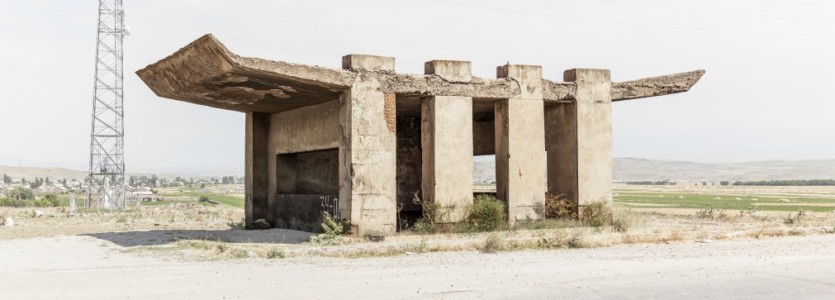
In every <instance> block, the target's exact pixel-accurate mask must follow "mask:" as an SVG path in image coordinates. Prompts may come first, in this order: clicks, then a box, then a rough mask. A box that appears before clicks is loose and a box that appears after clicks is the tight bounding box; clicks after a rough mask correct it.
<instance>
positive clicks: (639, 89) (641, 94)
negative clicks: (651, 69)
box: [612, 70, 705, 101]
mask: <svg viewBox="0 0 835 300" xmlns="http://www.w3.org/2000/svg"><path fill="white" fill-rule="evenodd" d="M704 74H705V70H696V71H691V72H684V73H677V74H670V75H664V76H658V77H650V78H644V79H638V80H632V81H624V82H617V83H613V84H612V101H621V100H631V99H639V98H648V97H656V96H663V95H669V94H676V93H684V92H687V91H689V90H690V88H692V87H693V85H695V84H696V83H697V82H699V79H701V78H702V76H703V75H704Z"/></svg>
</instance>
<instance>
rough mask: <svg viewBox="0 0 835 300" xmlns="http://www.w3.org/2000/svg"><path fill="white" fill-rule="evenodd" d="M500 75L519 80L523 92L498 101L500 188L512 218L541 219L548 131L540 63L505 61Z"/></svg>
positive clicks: (499, 192)
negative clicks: (528, 63) (518, 63)
mask: <svg viewBox="0 0 835 300" xmlns="http://www.w3.org/2000/svg"><path fill="white" fill-rule="evenodd" d="M496 73H497V77H499V78H508V79H510V80H512V81H513V82H516V83H517V84H518V85H519V87H520V90H521V91H522V93H520V95H519V96H516V97H513V98H510V99H505V100H499V101H496V104H495V116H496V121H495V124H496V192H497V196H498V197H499V198H500V199H503V200H505V201H506V203H507V205H508V219H509V222H510V223H511V224H513V223H515V222H517V221H529V220H536V219H539V218H540V217H541V216H540V215H539V213H538V212H537V208H540V207H542V206H543V205H544V204H545V167H544V164H543V163H542V162H543V160H544V159H545V132H544V112H543V109H544V103H543V101H542V77H541V76H542V68H541V67H540V66H525V65H504V66H500V67H498V69H497V72H496Z"/></svg>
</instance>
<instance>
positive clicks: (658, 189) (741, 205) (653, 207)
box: [614, 185, 835, 214]
mask: <svg viewBox="0 0 835 300" xmlns="http://www.w3.org/2000/svg"><path fill="white" fill-rule="evenodd" d="M614 202H615V205H616V206H618V207H624V208H630V209H633V210H637V211H657V212H667V213H676V214H692V213H693V212H694V211H698V210H703V209H707V208H715V209H723V210H726V211H728V212H746V211H748V212H751V211H762V212H763V213H771V214H773V213H781V212H782V213H785V212H798V211H800V210H803V211H805V212H815V213H829V212H833V211H835V187H830V186H824V187H810V186H785V187H782V186H768V187H762V186H756V187H753V186H710V185H708V186H704V185H699V186H696V185H692V186H691V185H668V186H656V185H653V186H649V185H616V186H615V191H614Z"/></svg>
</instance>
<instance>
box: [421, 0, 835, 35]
mask: <svg viewBox="0 0 835 300" xmlns="http://www.w3.org/2000/svg"><path fill="white" fill-rule="evenodd" d="M429 1H432V2H437V3H444V4H449V5H456V6H463V7H471V8H479V9H486V10H494V11H501V12H506V13H514V14H521V15H529V16H539V17H549V18H559V19H564V20H575V21H580V22H588V23H600V24H611V25H624V26H633V27H644V28H657V29H675V30H688V31H700V32H719V33H738V34H760V35H780V36H798V37H801V36H802V37H829V38H831V37H835V35H829V34H814V33H790V32H766V31H748V30H728V29H712V28H697V27H685V26H670V25H654V24H642V23H630V22H619V21H608V20H599V19H588V18H580V17H572V16H565V15H556V14H545V13H538V12H528V11H520V10H512V9H504V8H497V7H489V6H482V5H475V4H464V3H458V2H452V1H444V0H429Z"/></svg>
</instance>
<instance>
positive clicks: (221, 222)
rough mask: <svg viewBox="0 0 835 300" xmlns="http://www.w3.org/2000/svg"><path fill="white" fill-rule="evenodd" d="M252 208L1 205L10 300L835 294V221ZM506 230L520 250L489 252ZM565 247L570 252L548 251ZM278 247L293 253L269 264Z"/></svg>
mask: <svg viewBox="0 0 835 300" xmlns="http://www.w3.org/2000/svg"><path fill="white" fill-rule="evenodd" d="M242 213H243V212H242V210H241V209H233V208H229V207H225V206H202V205H195V204H183V203H177V204H171V205H167V206H159V207H144V208H142V209H141V210H136V211H132V212H129V213H123V214H118V213H89V214H76V215H70V214H68V213H67V212H66V211H63V210H61V209H47V210H44V211H43V215H42V216H40V217H37V216H36V213H35V210H34V209H31V208H29V209H9V208H3V209H0V215H3V216H12V217H13V218H14V219H15V225H14V226H12V227H0V291H2V295H0V297H2V298H4V299H44V298H61V299H82V298H84V299H89V298H101V299H113V298H119V299H131V298H135V299H148V298H165V299H207V298H208V299H220V298H227V299H241V298H253V297H258V298H266V299H275V298H282V299H322V298H348V299H425V298H429V299H473V298H488V299H506V298H522V299H527V298H531V299H553V298H566V297H569V296H570V297H572V298H580V299H611V298H626V299H629V298H634V299H638V298H645V297H651V298H672V297H675V298H684V299H703V298H727V296H734V297H733V298H738V299H745V298H748V299H777V298H785V297H799V298H805V299H815V298H821V299H826V297H829V296H831V295H832V294H833V293H835V234H833V233H835V229H834V228H833V226H835V218H832V217H820V218H814V219H808V220H804V222H802V223H801V224H796V225H791V226H789V225H785V224H783V221H782V219H779V218H774V219H772V218H769V217H767V216H757V217H750V216H747V217H746V216H732V217H728V218H723V219H699V218H694V217H692V215H691V216H673V215H663V214H658V213H652V214H627V215H623V217H628V218H627V219H624V220H626V221H628V222H627V223H628V224H629V229H628V230H627V232H618V231H614V230H612V229H611V228H608V227H606V228H601V229H593V228H575V227H570V228H561V227H560V228H556V227H552V228H546V229H537V230H515V231H507V232H500V233H474V234H438V235H414V234H398V235H395V236H390V237H387V238H386V240H385V241H383V242H377V243H372V242H368V241H365V240H364V239H362V238H358V237H356V238H350V237H348V238H343V239H342V242H343V245H339V246H323V245H317V244H311V243H308V242H307V241H308V240H309V238H310V236H311V234H309V233H304V232H298V231H291V230H280V229H271V230H262V231H245V230H238V229H234V228H233V227H234V226H236V225H237V224H236V222H239V221H240V219H241V217H242ZM230 226H231V227H230ZM494 236H496V237H498V238H499V239H500V241H501V242H502V244H503V245H505V246H506V247H507V248H508V249H517V250H516V251H507V252H499V253H498V254H486V253H482V252H481V251H480V250H482V249H484V247H485V243H486V241H488V240H490V238H491V237H494ZM774 236H778V237H781V238H774ZM568 240H571V241H568ZM555 241H556V242H555ZM549 243H551V244H549ZM543 244H545V245H546V246H542V245H543ZM514 245H515V246H514ZM552 246H553V247H556V248H560V249H557V250H548V249H545V248H551V247H552ZM566 247H574V248H577V247H580V248H585V247H593V248H594V249H566ZM598 247H599V248H598ZM518 249H523V250H518ZM272 250H281V252H282V256H286V258H275V259H268V258H267V256H265V253H267V251H272ZM436 251H445V252H436ZM237 254H242V256H240V255H237ZM347 257H354V258H347ZM356 257H360V258H356Z"/></svg>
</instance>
